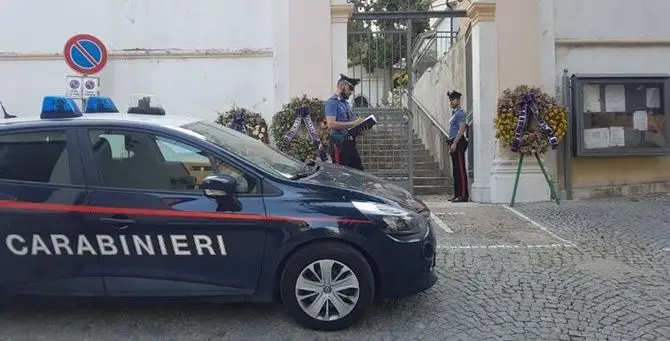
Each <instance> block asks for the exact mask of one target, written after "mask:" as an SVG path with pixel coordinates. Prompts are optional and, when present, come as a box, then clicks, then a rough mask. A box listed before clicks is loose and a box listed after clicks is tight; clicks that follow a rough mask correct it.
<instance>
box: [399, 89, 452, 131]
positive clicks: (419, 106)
mask: <svg viewBox="0 0 670 341" xmlns="http://www.w3.org/2000/svg"><path fill="white" fill-rule="evenodd" d="M403 93H405V94H406V95H407V99H408V100H410V101H412V102H414V104H416V106H417V107H418V108H419V110H418V111H419V112H421V113H422V114H423V115H424V116H425V117H427V118H428V120H429V121H430V123H432V124H433V125H434V126H435V127H436V128H437V130H439V131H440V132H441V133H442V135H444V137H446V138H447V139H449V133H448V132H447V131H446V130H444V128H442V126H441V125H440V123H439V122H437V120H435V118H433V116H431V115H430V114H429V113H428V110H426V107H424V106H423V104H421V102H419V100H417V99H416V97H414V95H412V94H410V93H409V91H407V90H403Z"/></svg>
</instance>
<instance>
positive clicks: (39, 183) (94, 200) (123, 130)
mask: <svg viewBox="0 0 670 341" xmlns="http://www.w3.org/2000/svg"><path fill="white" fill-rule="evenodd" d="M144 100H145V102H144V103H143V104H142V105H140V106H138V107H133V108H131V109H129V110H128V112H127V113H120V112H119V111H118V110H117V109H116V106H115V105H114V103H113V102H112V101H111V99H109V98H105V97H93V98H90V99H89V100H88V102H87V105H86V108H85V110H84V112H83V113H82V111H81V110H80V109H79V107H78V106H77V104H76V103H75V102H74V101H72V100H71V99H68V98H66V97H45V98H44V101H43V110H42V114H41V117H36V118H33V119H30V118H21V117H19V118H14V119H7V120H4V121H2V123H0V238H1V239H2V240H1V241H0V293H1V294H2V295H4V296H9V297H18V296H26V295H28V296H35V295H37V296H64V297H111V298H114V297H116V298H128V297H131V298H134V299H139V298H151V299H173V298H180V299H183V298H187V299H208V300H209V299H220V298H228V299H230V298H232V299H239V300H247V301H259V302H270V301H275V300H277V301H281V302H282V303H283V305H284V306H285V307H286V309H287V310H288V313H289V314H290V315H291V316H292V317H293V318H294V319H295V320H296V321H297V322H299V323H300V324H302V325H304V326H306V327H308V328H312V329H318V330H338V329H343V328H346V327H348V326H350V325H351V324H353V323H355V322H356V321H357V320H359V319H360V318H361V317H362V316H363V315H364V312H365V311H366V309H367V308H368V306H369V305H370V304H371V302H373V300H374V299H379V298H389V297H401V296H407V295H412V294H415V293H418V292H422V291H425V290H426V289H428V288H430V287H431V286H432V285H433V284H434V283H435V282H436V275H435V272H434V266H435V250H436V240H435V236H434V234H433V228H434V227H433V224H434V221H432V220H431V218H430V217H431V214H430V211H429V210H428V208H426V206H425V205H424V204H423V203H422V202H421V201H420V200H418V199H416V198H414V197H413V196H412V195H411V194H410V193H409V192H408V191H406V190H404V189H402V188H400V187H398V186H395V185H393V184H390V183H388V182H385V181H383V180H381V179H379V178H377V177H374V176H371V175H368V174H366V173H363V172H359V171H356V170H353V169H349V168H343V167H340V166H337V165H332V164H327V163H309V164H305V163H303V162H301V161H299V160H296V159H294V158H292V157H290V156H287V155H285V154H283V153H281V152H278V151H276V150H275V149H273V148H271V147H268V146H267V145H265V144H263V143H262V142H260V141H257V140H255V139H253V138H250V137H248V136H246V135H244V134H241V133H238V132H236V131H234V130H232V129H229V128H227V127H225V126H222V125H219V124H216V123H212V122H208V121H202V120H198V119H193V118H186V117H177V116H172V115H165V112H164V110H162V109H161V108H158V109H157V108H153V107H148V104H147V103H148V100H147V99H144Z"/></svg>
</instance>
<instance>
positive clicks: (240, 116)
mask: <svg viewBox="0 0 670 341" xmlns="http://www.w3.org/2000/svg"><path fill="white" fill-rule="evenodd" d="M228 128H230V129H233V130H237V131H239V132H240V133H244V134H246V133H247V123H246V122H245V121H244V112H242V110H239V111H236V112H235V116H234V118H233V120H232V121H231V122H230V123H228Z"/></svg>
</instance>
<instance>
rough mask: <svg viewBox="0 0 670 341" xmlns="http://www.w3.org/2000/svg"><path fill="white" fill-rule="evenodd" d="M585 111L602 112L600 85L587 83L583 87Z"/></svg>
mask: <svg viewBox="0 0 670 341" xmlns="http://www.w3.org/2000/svg"><path fill="white" fill-rule="evenodd" d="M583 95H584V112H585V113H586V112H601V110H600V85H598V84H595V85H594V84H586V85H584V87H583Z"/></svg>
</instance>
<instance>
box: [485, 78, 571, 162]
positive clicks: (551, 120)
mask: <svg viewBox="0 0 670 341" xmlns="http://www.w3.org/2000/svg"><path fill="white" fill-rule="evenodd" d="M494 124H495V127H496V138H497V139H498V140H499V141H500V143H501V144H502V145H503V146H504V147H508V148H510V149H511V150H512V151H513V152H516V153H519V154H521V155H525V156H530V155H534V154H536V153H537V154H539V155H542V154H544V153H545V152H547V150H549V148H550V147H551V148H552V149H554V148H556V147H557V146H558V143H560V142H561V141H562V140H563V138H564V137H565V132H566V130H567V129H568V120H567V109H566V108H565V107H563V106H561V105H560V104H559V103H558V102H557V101H556V99H554V98H553V97H551V96H549V95H548V94H546V93H544V92H542V90H540V88H537V87H529V86H526V85H520V86H518V87H516V88H515V89H507V90H505V91H504V92H503V93H502V95H501V96H500V98H499V99H498V112H497V115H496V117H495V119H494Z"/></svg>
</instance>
